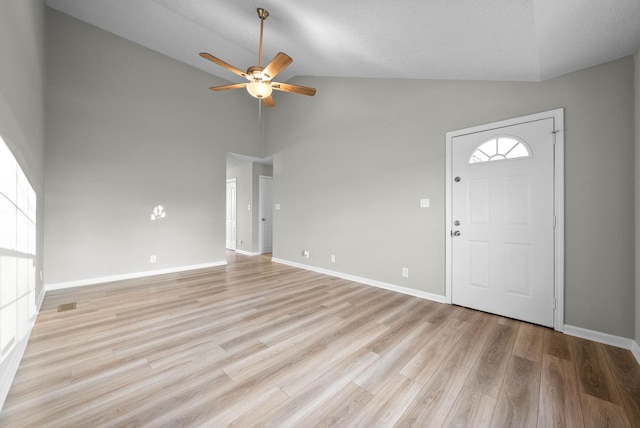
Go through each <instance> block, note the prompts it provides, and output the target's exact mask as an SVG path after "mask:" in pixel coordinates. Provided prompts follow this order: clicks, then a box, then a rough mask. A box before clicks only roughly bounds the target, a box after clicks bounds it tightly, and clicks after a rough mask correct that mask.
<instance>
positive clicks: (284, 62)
mask: <svg viewBox="0 0 640 428" xmlns="http://www.w3.org/2000/svg"><path fill="white" fill-rule="evenodd" d="M292 62H293V60H292V59H291V57H290V56H289V55H287V54H286V53H284V52H278V54H277V55H276V56H274V57H273V59H272V60H271V62H270V63H269V64H267V66H266V67H265V68H264V70H263V71H262V74H265V75H266V76H267V79H268V80H271V79H273V78H274V77H276V76H277V75H278V73H280V72H281V71H282V70H284V69H285V68H287V66H288V65H289V64H291V63H292Z"/></svg>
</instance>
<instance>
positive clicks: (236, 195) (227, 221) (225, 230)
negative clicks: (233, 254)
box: [224, 178, 238, 251]
mask: <svg viewBox="0 0 640 428" xmlns="http://www.w3.org/2000/svg"><path fill="white" fill-rule="evenodd" d="M229 184H233V187H234V188H235V198H234V202H235V207H234V209H233V212H235V213H236V218H235V219H234V221H235V223H236V240H235V241H229V239H228V238H229V236H228V235H227V231H228V229H227V224H228V223H229V216H228V214H229V192H228V191H227V190H228V187H229ZM224 235H225V236H224V239H225V249H227V250H232V251H236V250H237V249H238V182H237V180H236V179H235V178H229V179H227V185H226V187H225V224H224ZM227 242H234V244H233V245H232V246H233V248H229V247H228V246H227ZM230 246H231V245H230Z"/></svg>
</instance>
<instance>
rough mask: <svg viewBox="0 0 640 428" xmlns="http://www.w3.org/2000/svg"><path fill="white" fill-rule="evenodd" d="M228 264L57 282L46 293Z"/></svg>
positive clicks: (206, 264) (221, 264)
mask: <svg viewBox="0 0 640 428" xmlns="http://www.w3.org/2000/svg"><path fill="white" fill-rule="evenodd" d="M226 264H227V262H226V260H223V261H218V262H211V263H203V264H199V265H190V266H180V267H175V268H168V269H158V270H150V271H146V272H135V273H127V274H123V275H113V276H103V277H100V278H87V279H81V280H78V281H68V282H57V283H53V284H45V286H44V287H45V290H46V291H53V290H63V289H65V288H73V287H83V286H86V285H96V284H103V283H105V282H114V281H123V280H127V279H137V278H144V277H146V276H154V275H164V274H167V273H178V272H186V271H190V270H195V269H205V268H210V267H216V266H224V265H226Z"/></svg>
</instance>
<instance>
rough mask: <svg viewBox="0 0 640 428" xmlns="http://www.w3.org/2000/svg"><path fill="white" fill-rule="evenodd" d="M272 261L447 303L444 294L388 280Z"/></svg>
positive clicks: (278, 260)
mask: <svg viewBox="0 0 640 428" xmlns="http://www.w3.org/2000/svg"><path fill="white" fill-rule="evenodd" d="M271 261H272V262H275V263H280V264H283V265H287V266H292V267H296V268H300V269H305V270H309V271H312V272H317V273H321V274H324V275H329V276H335V277H337V278H342V279H346V280H349V281H354V282H359V283H361V284H366V285H372V286H374V287H378V288H384V289H385V290H390V291H395V292H397V293H402V294H408V295H409V296H414V297H420V298H421V299H426V300H432V301H434V302H438V303H445V301H444V296H440V295H438V294H432V293H427V292H426V291H420V290H414V289H413V288H408V287H402V286H400V285H395V284H389V283H386V282H381V281H376V280H374V279H368V278H362V277H360V276H355V275H350V274H347V273H342V272H336V271H333V270H329V269H323V268H318V267H315V266H309V265H305V264H302V263H296V262H292V261H289V260H283V259H278V258H275V257H273V258H271Z"/></svg>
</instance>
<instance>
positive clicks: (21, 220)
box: [16, 211, 29, 253]
mask: <svg viewBox="0 0 640 428" xmlns="http://www.w3.org/2000/svg"><path fill="white" fill-rule="evenodd" d="M17 226H18V227H17V229H18V233H17V236H16V246H17V248H16V249H17V250H18V251H20V252H21V253H28V252H29V219H28V218H27V216H26V215H25V214H24V213H23V212H22V211H18V216H17Z"/></svg>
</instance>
